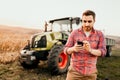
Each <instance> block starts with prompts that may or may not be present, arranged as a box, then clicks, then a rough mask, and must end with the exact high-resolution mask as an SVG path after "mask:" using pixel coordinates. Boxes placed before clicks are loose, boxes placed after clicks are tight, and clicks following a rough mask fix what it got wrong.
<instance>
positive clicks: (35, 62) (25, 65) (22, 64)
mask: <svg viewBox="0 0 120 80" xmlns="http://www.w3.org/2000/svg"><path fill="white" fill-rule="evenodd" d="M20 64H21V66H22V67H23V68H25V69H34V68H37V66H38V64H39V61H38V60H34V61H31V63H30V64H28V63H26V62H20Z"/></svg>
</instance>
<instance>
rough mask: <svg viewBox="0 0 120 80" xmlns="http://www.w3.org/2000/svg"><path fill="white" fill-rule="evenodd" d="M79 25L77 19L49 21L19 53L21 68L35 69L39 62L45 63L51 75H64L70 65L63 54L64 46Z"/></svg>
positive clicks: (67, 18) (68, 58)
mask: <svg viewBox="0 0 120 80" xmlns="http://www.w3.org/2000/svg"><path fill="white" fill-rule="evenodd" d="M79 23H80V18H79V17H65V18H59V19H53V20H49V21H48V22H47V23H46V24H45V30H44V32H41V33H37V34H34V35H32V36H31V39H30V40H28V44H27V45H26V46H25V47H24V48H23V49H22V50H21V51H20V64H21V65H22V67H23V68H26V69H31V68H36V67H37V66H38V64H39V63H40V61H47V64H48V68H49V70H50V72H51V73H52V74H62V73H65V72H66V71H67V69H68V67H69V65H70V56H69V55H67V54H66V53H64V51H63V49H64V45H65V44H66V42H67V39H68V36H69V34H70V33H71V31H72V30H73V29H75V28H77V27H78V26H79Z"/></svg>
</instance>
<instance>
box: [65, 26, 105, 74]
mask: <svg viewBox="0 0 120 80" xmlns="http://www.w3.org/2000/svg"><path fill="white" fill-rule="evenodd" d="M77 40H79V41H83V40H87V41H89V42H90V46H91V48H92V49H98V50H100V51H101V53H102V55H101V56H105V54H106V43H105V38H104V35H103V34H102V32H101V31H98V30H95V29H94V28H93V29H92V31H91V33H90V35H89V36H88V37H86V35H85V33H84V31H83V29H82V28H80V29H76V30H74V31H72V32H71V35H70V36H69V38H68V41H67V43H66V45H65V48H64V50H65V52H66V51H67V49H68V48H69V47H72V46H74V44H75V43H76V42H77ZM96 63H97V56H94V55H92V54H90V53H89V52H87V51H85V50H82V51H80V52H75V53H73V54H72V55H71V65H72V66H73V68H74V69H75V70H76V71H78V72H79V73H81V74H83V75H89V74H92V73H95V72H96V71H97V69H96Z"/></svg>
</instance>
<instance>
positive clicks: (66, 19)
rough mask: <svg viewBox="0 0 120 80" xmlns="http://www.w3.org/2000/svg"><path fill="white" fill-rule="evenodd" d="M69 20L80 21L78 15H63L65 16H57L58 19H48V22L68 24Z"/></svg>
mask: <svg viewBox="0 0 120 80" xmlns="http://www.w3.org/2000/svg"><path fill="white" fill-rule="evenodd" d="M70 21H72V23H76V21H78V22H79V21H80V17H65V18H59V19H53V20H50V21H49V23H54V22H56V23H59V24H61V23H62V24H69V23H70Z"/></svg>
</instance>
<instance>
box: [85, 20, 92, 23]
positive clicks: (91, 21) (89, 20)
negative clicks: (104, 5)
mask: <svg viewBox="0 0 120 80" xmlns="http://www.w3.org/2000/svg"><path fill="white" fill-rule="evenodd" d="M83 22H84V23H87V22H88V23H91V22H92V21H91V20H89V21H86V20H83Z"/></svg>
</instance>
